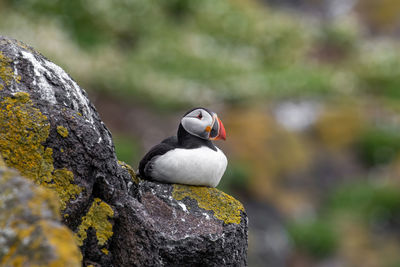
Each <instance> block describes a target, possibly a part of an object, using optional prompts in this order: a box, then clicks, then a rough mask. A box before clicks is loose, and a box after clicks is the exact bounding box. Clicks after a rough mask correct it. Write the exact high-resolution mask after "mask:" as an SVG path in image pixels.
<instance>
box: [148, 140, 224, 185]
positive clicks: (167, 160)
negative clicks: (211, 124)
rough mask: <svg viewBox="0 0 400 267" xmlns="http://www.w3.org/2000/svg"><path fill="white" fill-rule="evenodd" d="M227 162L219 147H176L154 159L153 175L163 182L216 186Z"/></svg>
mask: <svg viewBox="0 0 400 267" xmlns="http://www.w3.org/2000/svg"><path fill="white" fill-rule="evenodd" d="M227 164H228V160H227V159H226V157H225V155H224V153H223V152H222V151H221V150H220V149H218V148H217V151H214V150H212V149H210V148H208V147H201V148H195V149H182V148H176V149H173V150H171V151H168V152H167V153H165V154H164V155H162V156H159V157H157V158H156V159H154V161H153V166H152V172H151V176H152V177H153V178H154V179H155V180H158V181H161V182H167V183H179V184H189V185H205V186H211V187H216V186H217V185H218V183H219V181H220V180H221V177H222V175H223V174H224V172H225V169H226V166H227Z"/></svg>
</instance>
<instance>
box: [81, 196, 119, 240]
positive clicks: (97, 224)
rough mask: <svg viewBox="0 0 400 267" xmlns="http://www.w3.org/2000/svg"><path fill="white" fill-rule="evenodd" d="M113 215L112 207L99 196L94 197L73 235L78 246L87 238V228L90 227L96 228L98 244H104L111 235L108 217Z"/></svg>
mask: <svg viewBox="0 0 400 267" xmlns="http://www.w3.org/2000/svg"><path fill="white" fill-rule="evenodd" d="M113 216H114V211H113V210H112V208H111V207H110V206H109V205H108V204H107V203H105V202H104V201H102V200H101V199H99V198H95V199H94V201H93V203H92V206H91V207H90V209H89V211H88V212H87V214H86V215H85V216H84V217H83V218H82V223H81V224H80V225H79V227H78V232H77V233H76V235H75V237H76V240H77V241H78V244H79V245H80V246H82V245H83V241H84V240H85V239H86V238H87V232H86V231H87V230H88V229H89V228H90V227H92V228H94V229H95V230H96V237H97V241H98V244H99V245H104V244H105V243H106V242H107V241H108V239H109V238H110V237H111V236H112V235H113V232H112V224H111V223H110V222H109V221H108V218H109V217H113Z"/></svg>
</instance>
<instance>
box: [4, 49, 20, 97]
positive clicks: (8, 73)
mask: <svg viewBox="0 0 400 267" xmlns="http://www.w3.org/2000/svg"><path fill="white" fill-rule="evenodd" d="M10 64H11V59H9V58H8V57H6V56H4V55H3V53H2V52H0V79H1V80H3V83H4V84H1V83H0V90H2V89H3V88H4V85H5V86H8V85H10V84H11V82H12V81H13V80H14V81H16V82H18V83H19V81H20V80H21V76H15V75H14V71H13V69H12V68H11V67H10Z"/></svg>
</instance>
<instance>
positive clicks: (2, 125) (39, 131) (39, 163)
mask: <svg viewBox="0 0 400 267" xmlns="http://www.w3.org/2000/svg"><path fill="white" fill-rule="evenodd" d="M49 131H50V123H49V122H48V120H47V117H46V116H45V115H43V114H42V113H41V112H40V110H39V109H38V108H35V107H34V105H33V103H32V101H31V100H30V97H29V94H28V93H25V92H18V93H15V95H14V96H13V97H5V98H4V99H2V100H1V102H0V133H1V134H0V154H1V155H2V157H3V158H4V161H5V162H6V164H7V165H8V166H10V167H12V168H15V169H17V170H19V171H20V172H21V174H22V175H23V176H25V177H27V178H29V179H31V180H33V181H34V182H36V183H37V184H41V185H44V186H46V187H48V188H51V189H53V190H54V191H55V192H57V193H58V196H59V199H60V206H61V209H62V210H64V209H65V207H66V205H67V202H68V201H69V200H71V199H73V198H75V195H77V194H79V193H80V192H81V191H82V188H81V187H79V186H78V185H75V184H73V181H74V177H73V174H72V172H71V171H68V170H65V169H61V170H54V166H53V157H52V155H53V150H52V149H51V148H45V147H44V146H43V145H42V143H43V142H45V141H46V139H47V137H48V136H49Z"/></svg>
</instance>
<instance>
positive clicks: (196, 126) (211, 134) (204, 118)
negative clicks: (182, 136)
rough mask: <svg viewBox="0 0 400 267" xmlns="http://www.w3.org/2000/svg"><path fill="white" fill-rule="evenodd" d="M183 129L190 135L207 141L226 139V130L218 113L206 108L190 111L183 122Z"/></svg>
mask: <svg viewBox="0 0 400 267" xmlns="http://www.w3.org/2000/svg"><path fill="white" fill-rule="evenodd" d="M181 124H182V126H183V128H184V129H185V130H186V131H187V132H188V133H190V134H192V135H195V136H198V137H200V138H203V139H206V140H219V139H223V140H225V138H226V133H225V128H224V125H223V124H222V122H221V121H220V119H218V116H217V114H216V113H214V112H212V111H210V110H208V109H206V108H195V109H192V110H190V111H188V112H187V113H186V114H185V116H183V118H182V120H181Z"/></svg>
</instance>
